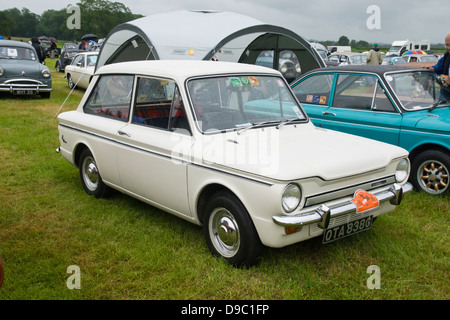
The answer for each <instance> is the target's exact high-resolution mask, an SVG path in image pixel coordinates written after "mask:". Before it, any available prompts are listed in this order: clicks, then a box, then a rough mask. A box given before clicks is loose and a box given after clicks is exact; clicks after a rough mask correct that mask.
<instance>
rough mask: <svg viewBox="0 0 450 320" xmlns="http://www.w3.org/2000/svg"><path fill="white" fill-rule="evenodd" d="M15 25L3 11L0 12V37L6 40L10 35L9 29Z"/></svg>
mask: <svg viewBox="0 0 450 320" xmlns="http://www.w3.org/2000/svg"><path fill="white" fill-rule="evenodd" d="M15 25H16V23H15V22H14V20H13V19H11V18H10V17H9V16H8V14H7V13H6V12H4V11H0V36H3V37H4V38H6V36H8V35H10V34H11V29H12V28H14V26H15Z"/></svg>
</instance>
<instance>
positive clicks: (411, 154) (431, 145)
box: [409, 143, 450, 162]
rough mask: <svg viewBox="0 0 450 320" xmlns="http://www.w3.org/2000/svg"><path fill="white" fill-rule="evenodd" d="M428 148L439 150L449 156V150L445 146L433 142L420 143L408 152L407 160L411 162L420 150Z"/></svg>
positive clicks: (423, 150)
mask: <svg viewBox="0 0 450 320" xmlns="http://www.w3.org/2000/svg"><path fill="white" fill-rule="evenodd" d="M429 150H436V151H441V152H444V153H445V154H447V155H448V156H449V157H450V150H449V149H447V148H445V147H444V146H441V145H439V144H434V143H426V144H422V145H420V146H417V147H415V148H414V149H413V150H411V151H410V152H409V160H410V161H411V162H413V160H414V159H415V158H416V157H417V156H418V155H419V154H421V153H422V152H425V151H429Z"/></svg>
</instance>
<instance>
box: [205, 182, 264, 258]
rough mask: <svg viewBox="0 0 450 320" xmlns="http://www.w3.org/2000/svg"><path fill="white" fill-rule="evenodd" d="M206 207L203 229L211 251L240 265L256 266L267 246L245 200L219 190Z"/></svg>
mask: <svg viewBox="0 0 450 320" xmlns="http://www.w3.org/2000/svg"><path fill="white" fill-rule="evenodd" d="M205 210H206V211H205V213H206V214H205V219H204V221H203V222H204V223H203V230H204V235H205V239H206V242H207V244H208V248H209V249H210V251H211V253H212V254H213V255H215V256H219V257H223V258H224V259H226V260H227V261H228V262H229V263H230V264H232V265H234V266H237V267H240V266H252V265H255V264H256V263H257V262H258V259H259V258H260V257H261V254H262V248H263V245H262V244H261V241H260V239H259V236H258V233H257V232H256V229H255V226H254V225H253V222H252V220H251V219H250V216H249V214H248V212H247V210H246V209H245V208H244V206H243V205H242V203H241V202H240V201H239V200H238V199H237V198H236V197H235V196H234V195H232V194H231V193H229V192H224V191H219V192H217V193H215V194H214V195H213V196H212V197H211V198H210V200H209V201H208V203H207V205H206V207H205Z"/></svg>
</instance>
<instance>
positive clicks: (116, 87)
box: [83, 75, 134, 121]
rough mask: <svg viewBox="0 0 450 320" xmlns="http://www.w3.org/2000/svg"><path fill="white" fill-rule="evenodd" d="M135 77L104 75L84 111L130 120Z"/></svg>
mask: <svg viewBox="0 0 450 320" xmlns="http://www.w3.org/2000/svg"><path fill="white" fill-rule="evenodd" d="M133 78H134V77H133V76H131V75H106V76H102V77H101V78H100V79H99V80H98V81H97V83H96V85H95V87H94V89H93V90H92V92H91V95H90V96H89V98H88V100H87V102H86V104H85V105H84V107H83V110H84V112H85V113H90V114H95V115H99V116H103V117H108V118H114V119H118V120H121V121H128V115H129V113H130V106H131V92H132V89H133Z"/></svg>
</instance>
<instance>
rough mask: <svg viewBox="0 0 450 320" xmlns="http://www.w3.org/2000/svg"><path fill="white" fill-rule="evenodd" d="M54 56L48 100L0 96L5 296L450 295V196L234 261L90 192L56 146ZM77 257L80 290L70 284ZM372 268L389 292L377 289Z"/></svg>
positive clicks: (175, 226)
mask: <svg viewBox="0 0 450 320" xmlns="http://www.w3.org/2000/svg"><path fill="white" fill-rule="evenodd" d="M54 63H55V60H50V59H47V65H49V67H50V68H51V70H52V72H53V84H54V91H53V93H52V96H51V98H50V99H49V100H41V99H39V98H31V99H23V98H14V97H1V98H0V133H1V139H0V159H1V164H2V166H1V170H0V183H1V186H2V192H0V257H1V258H2V260H3V265H4V269H5V280H4V283H3V287H2V288H1V289H0V300H13V299H19V300H22V299H26V300H49V299H57V300H59V299H67V300H97V299H124V300H126V299H154V300H160V299H169V300H172V299H180V300H191V299H192V300H219V299H221V300H231V299H232V300H235V299H243V300H259V299H263V300H329V299H337V300H343V299H352V300H353V299H355V300H387V299H389V300H397V299H398V300H416V299H423V300H437V299H439V300H440V299H442V300H448V299H449V298H450V280H449V279H450V278H449V276H448V274H449V270H450V264H449V245H448V244H449V240H450V239H449V217H450V197H449V196H447V197H439V198H437V197H431V196H428V195H425V194H423V193H411V194H408V195H407V196H406V198H405V200H404V202H403V203H402V204H401V206H399V207H398V208H397V209H396V210H395V211H394V212H393V213H392V214H388V215H385V216H382V217H380V218H378V219H377V221H376V223H375V224H374V226H373V227H372V229H370V230H368V231H366V232H363V233H360V234H357V235H354V236H352V237H348V238H345V239H342V240H340V241H337V242H333V243H331V244H327V245H322V244H321V239H319V238H318V239H313V240H310V241H307V242H303V243H299V244H296V245H292V246H289V247H286V248H282V249H266V250H265V252H264V257H263V259H262V261H261V263H260V264H259V265H258V266H256V267H252V268H249V269H236V268H233V267H231V266H230V265H228V264H227V263H225V262H224V261H222V260H218V259H216V258H214V257H212V256H211V254H210V253H209V251H208V249H207V247H206V244H205V241H204V239H203V234H202V230H201V228H199V227H198V226H195V225H192V224H190V223H188V222H186V221H184V220H181V219H179V218H176V217H174V216H171V215H169V214H166V213H164V212H162V211H160V210H157V209H155V208H152V207H150V206H148V205H145V204H143V203H141V202H139V201H137V200H134V199H132V198H130V197H127V196H125V195H121V194H116V195H114V196H113V197H112V198H109V199H95V198H94V197H90V196H88V195H86V194H85V192H84V190H83V188H82V186H81V182H80V179H79V175H78V171H77V169H75V168H74V167H72V166H71V165H70V164H69V163H68V162H67V161H66V160H64V159H63V158H62V157H61V155H59V154H57V153H56V152H55V149H56V148H57V147H58V146H59V143H58V131H57V119H56V118H55V117H54V116H55V113H56V112H57V111H58V109H59V108H60V106H61V105H62V103H63V102H64V100H65V99H66V97H67V94H68V93H69V89H68V86H67V83H66V81H65V79H64V78H63V74H61V73H60V74H56V72H55V71H54ZM82 95H83V91H80V90H75V91H74V93H73V94H72V95H71V96H70V98H69V99H68V100H67V102H66V103H65V105H64V107H63V108H62V111H66V110H72V109H75V108H76V106H77V104H78V102H79V101H80V99H81V97H82ZM73 265H75V266H78V267H79V270H80V275H81V278H80V279H81V282H80V284H81V288H80V289H69V288H68V286H67V281H68V280H70V279H71V278H70V277H71V275H72V272H69V273H68V272H67V269H68V267H69V266H73ZM373 265H375V266H378V267H379V270H380V274H379V275H380V280H381V281H380V289H369V288H368V286H367V280H368V279H369V277H371V272H368V268H369V267H370V266H373ZM69 282H70V281H69Z"/></svg>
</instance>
